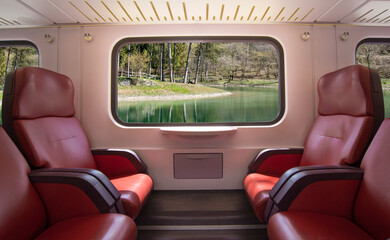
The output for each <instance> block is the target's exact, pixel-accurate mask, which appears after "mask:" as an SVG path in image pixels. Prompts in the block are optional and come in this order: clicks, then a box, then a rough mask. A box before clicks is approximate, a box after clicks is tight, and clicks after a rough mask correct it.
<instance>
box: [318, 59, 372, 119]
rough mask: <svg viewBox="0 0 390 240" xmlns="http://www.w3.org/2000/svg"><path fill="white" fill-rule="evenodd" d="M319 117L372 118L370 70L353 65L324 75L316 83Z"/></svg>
mask: <svg viewBox="0 0 390 240" xmlns="http://www.w3.org/2000/svg"><path fill="white" fill-rule="evenodd" d="M318 95H319V104H318V113H319V114H321V115H338V114H342V115H351V116H367V115H369V116H374V100H373V94H372V82H371V70H370V69H369V68H367V67H365V66H361V65H353V66H349V67H346V68H342V69H340V70H337V71H335V72H331V73H328V74H326V75H324V76H323V77H322V78H321V79H320V80H319V82H318Z"/></svg>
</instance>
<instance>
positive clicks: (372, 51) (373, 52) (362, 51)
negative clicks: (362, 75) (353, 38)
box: [356, 44, 378, 68]
mask: <svg viewBox="0 0 390 240" xmlns="http://www.w3.org/2000/svg"><path fill="white" fill-rule="evenodd" d="M377 50H378V45H376V44H362V45H360V46H359V48H358V54H356V56H357V62H358V63H360V64H364V65H366V66H367V67H369V68H370V67H371V61H372V59H373V58H375V57H376V56H377V54H378V51H377Z"/></svg>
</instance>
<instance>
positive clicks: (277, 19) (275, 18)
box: [274, 7, 286, 21]
mask: <svg viewBox="0 0 390 240" xmlns="http://www.w3.org/2000/svg"><path fill="white" fill-rule="evenodd" d="M285 8H286V7H283V8H282V10H280V12H279V14H278V16H276V18H275V19H274V21H276V20H278V18H279V16H280V14H282V12H283V11H284V9H285Z"/></svg>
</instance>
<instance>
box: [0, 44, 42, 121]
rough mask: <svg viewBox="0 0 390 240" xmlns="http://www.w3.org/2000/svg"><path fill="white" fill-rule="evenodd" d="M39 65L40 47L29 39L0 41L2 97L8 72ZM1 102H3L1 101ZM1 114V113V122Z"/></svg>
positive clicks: (0, 94) (0, 95) (0, 84)
mask: <svg viewBox="0 0 390 240" xmlns="http://www.w3.org/2000/svg"><path fill="white" fill-rule="evenodd" d="M27 66H32V67H38V66H39V57H38V49H37V47H36V46H35V45H34V44H33V43H32V42H28V41H0V97H1V99H3V89H4V82H5V78H6V77H7V73H9V72H12V71H14V70H16V69H18V68H21V67H27ZM0 104H1V102H0ZM1 123H2V121H1V114H0V124H1Z"/></svg>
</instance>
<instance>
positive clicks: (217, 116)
mask: <svg viewBox="0 0 390 240" xmlns="http://www.w3.org/2000/svg"><path fill="white" fill-rule="evenodd" d="M224 89H225V90H227V91H230V92H232V93H233V94H232V95H228V96H223V97H215V98H203V99H187V100H165V101H133V102H119V104H118V105H119V106H118V116H119V118H120V119H121V120H122V121H125V122H138V123H204V122H259V121H260V122H266V121H272V120H274V119H275V118H276V117H277V115H278V112H279V102H278V101H279V100H278V90H277V89H274V88H251V87H230V88H224Z"/></svg>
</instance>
